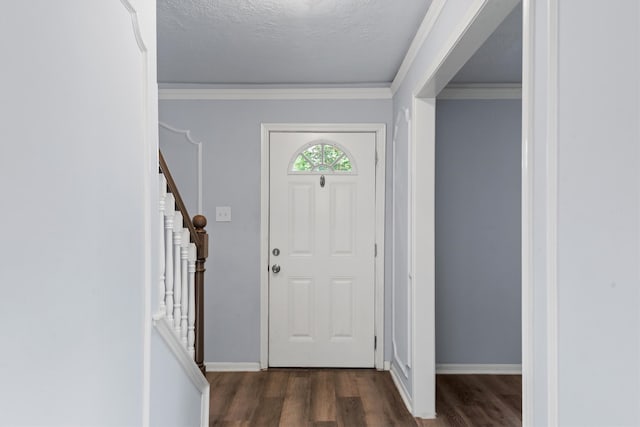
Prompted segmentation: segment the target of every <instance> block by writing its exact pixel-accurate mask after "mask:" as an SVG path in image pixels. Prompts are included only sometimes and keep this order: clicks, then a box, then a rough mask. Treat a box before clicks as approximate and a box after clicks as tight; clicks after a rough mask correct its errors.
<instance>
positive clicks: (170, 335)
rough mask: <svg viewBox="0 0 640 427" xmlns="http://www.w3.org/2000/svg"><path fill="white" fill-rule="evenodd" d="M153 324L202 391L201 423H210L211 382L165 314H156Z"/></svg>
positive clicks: (195, 384)
mask: <svg viewBox="0 0 640 427" xmlns="http://www.w3.org/2000/svg"><path fill="white" fill-rule="evenodd" d="M153 325H154V326H155V328H156V330H157V331H158V334H159V335H160V336H161V337H162V339H163V340H164V342H165V343H166V344H167V346H168V347H169V350H171V352H172V353H173V354H174V356H175V357H176V360H177V361H178V363H179V364H180V366H182V369H184V372H185V373H186V374H187V377H188V378H189V379H190V380H191V383H192V384H193V385H194V386H195V387H196V388H197V389H198V390H199V391H200V392H201V393H202V397H201V401H200V416H201V419H200V422H201V425H202V426H203V427H204V426H208V425H209V393H210V390H209V382H208V381H207V379H206V378H205V377H204V375H202V372H200V368H198V365H196V363H195V362H194V361H193V359H192V358H191V356H189V353H188V352H187V350H186V349H185V348H184V347H183V346H182V342H181V341H180V339H179V338H178V337H177V336H176V333H175V330H174V329H173V326H172V325H170V324H169V322H168V321H167V318H166V317H165V316H164V315H156V316H154V317H153Z"/></svg>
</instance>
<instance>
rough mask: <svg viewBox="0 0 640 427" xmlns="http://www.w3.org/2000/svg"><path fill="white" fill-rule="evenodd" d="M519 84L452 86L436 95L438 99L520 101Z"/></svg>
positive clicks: (520, 86) (520, 88)
mask: <svg viewBox="0 0 640 427" xmlns="http://www.w3.org/2000/svg"><path fill="white" fill-rule="evenodd" d="M521 98H522V85H521V84H520V83H516V84H514V83H497V84H496V83H493V84H482V83H480V84H455V85H454V84H452V85H449V86H447V87H445V88H444V89H442V91H441V92H440V93H439V94H438V99H521Z"/></svg>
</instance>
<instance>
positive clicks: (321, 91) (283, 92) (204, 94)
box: [158, 87, 393, 101]
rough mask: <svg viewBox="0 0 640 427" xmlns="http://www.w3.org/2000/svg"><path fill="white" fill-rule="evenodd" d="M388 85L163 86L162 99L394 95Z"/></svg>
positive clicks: (360, 97) (159, 95)
mask: <svg viewBox="0 0 640 427" xmlns="http://www.w3.org/2000/svg"><path fill="white" fill-rule="evenodd" d="M392 97H393V94H392V93H391V90H390V89H389V88H388V87H376V88H239V89H220V88H201V89H170V88H165V89H162V88H161V89H159V91H158V99H159V100H161V101H168V100H173V101H175V100H211V101H231V100H308V99H391V98H392Z"/></svg>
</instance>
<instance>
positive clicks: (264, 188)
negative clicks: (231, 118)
mask: <svg viewBox="0 0 640 427" xmlns="http://www.w3.org/2000/svg"><path fill="white" fill-rule="evenodd" d="M261 131H262V132H261V134H262V136H261V141H260V151H261V153H260V157H261V158H260V164H261V171H260V174H261V176H260V177H261V187H260V367H261V369H266V368H267V367H268V366H269V274H268V268H269V133H270V132H374V133H375V134H376V152H377V155H378V163H377V165H376V207H375V215H376V219H375V221H376V244H377V245H378V254H377V256H376V257H375V278H376V284H375V335H376V337H377V348H376V350H375V355H374V360H375V367H376V369H378V370H383V369H384V305H385V304H384V294H385V293H384V260H385V241H384V229H385V194H386V188H385V186H386V181H385V169H386V160H385V159H386V139H387V131H386V125H385V124H378V123H263V124H262V125H261Z"/></svg>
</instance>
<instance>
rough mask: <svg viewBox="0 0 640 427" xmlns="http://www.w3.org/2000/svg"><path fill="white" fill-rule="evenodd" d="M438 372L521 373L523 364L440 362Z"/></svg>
mask: <svg viewBox="0 0 640 427" xmlns="http://www.w3.org/2000/svg"><path fill="white" fill-rule="evenodd" d="M436 374H442V375H444V374H455V375H486V374H492V375H520V374H522V365H520V364H494V363H490V364H483V363H481V364H473V363H472V364H466V363H463V364H459V363H438V364H437V365H436Z"/></svg>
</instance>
